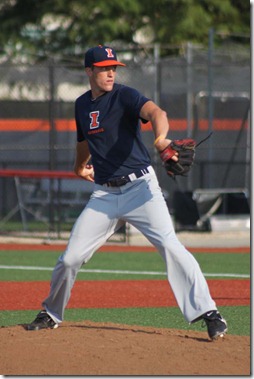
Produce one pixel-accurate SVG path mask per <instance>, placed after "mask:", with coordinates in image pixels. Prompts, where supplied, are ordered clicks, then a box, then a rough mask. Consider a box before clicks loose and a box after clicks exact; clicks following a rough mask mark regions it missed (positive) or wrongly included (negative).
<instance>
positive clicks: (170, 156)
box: [27, 45, 227, 339]
mask: <svg viewBox="0 0 254 379" xmlns="http://www.w3.org/2000/svg"><path fill="white" fill-rule="evenodd" d="M118 66H125V64H123V63H121V62H119V61H118V60H117V56H116V52H115V51H114V50H113V49H112V48H111V47H108V46H101V45H99V46H96V47H93V48H91V49H89V50H88V51H87V52H86V54H85V71H86V74H87V75H88V78H89V83H90V88H91V89H90V90H89V91H87V92H86V93H84V94H83V95H81V96H80V97H79V98H78V99H77V100H76V103H75V119H76V127H77V146H76V160H75V168H74V171H75V173H76V174H77V175H78V176H79V177H81V178H83V179H84V180H88V181H91V182H94V191H93V193H92V195H91V198H90V200H89V202H88V204H87V205H86V207H85V208H84V210H83V211H82V213H81V214H80V216H79V217H78V219H77V220H76V222H75V224H74V226H73V229H72V231H71V235H70V238H69V242H68V245H67V248H66V250H65V252H64V253H63V254H62V255H61V256H60V257H59V258H58V261H57V263H56V266H55V268H54V271H53V274H52V280H51V287H50V293H49V295H48V297H47V298H46V299H45V300H44V301H43V303H42V307H43V309H42V310H41V311H40V312H39V314H38V315H37V317H36V318H35V320H34V321H33V322H32V323H31V324H29V325H28V326H27V329H28V330H39V329H42V328H51V329H54V328H56V327H58V325H59V324H60V323H61V322H62V321H63V319H64V310H65V308H66V306H67V303H68V300H69V298H70V294H71V289H72V287H73V285H74V282H75V279H76V275H77V273H78V271H79V269H80V267H81V266H82V265H83V264H85V263H87V262H88V261H89V259H90V258H91V257H92V256H93V254H94V252H95V251H96V250H98V249H99V248H100V246H102V245H103V244H104V243H105V242H106V240H107V239H108V238H109V237H110V236H111V235H112V234H113V233H114V232H116V231H117V230H118V229H119V228H120V227H121V226H123V225H124V223H126V222H128V223H130V224H132V225H134V227H136V228H137V229H138V230H139V231H140V232H142V233H143V235H145V237H146V238H147V239H148V240H149V241H150V242H151V243H152V244H153V245H154V246H155V247H156V249H157V250H158V252H159V253H160V255H161V256H162V258H163V260H164V262H165V265H166V268H167V277H168V281H169V284H170V286H171V288H172V290H173V292H174V295H175V298H176V300H177V303H178V305H179V308H180V310H181V312H182V314H183V316H184V317H185V319H186V321H187V322H189V323H193V322H196V321H198V320H204V321H205V323H206V325H207V329H208V335H209V337H210V338H211V339H217V338H218V337H219V336H224V335H225V333H226V332H227V323H226V321H225V320H224V319H223V318H222V316H221V315H220V313H219V312H218V310H217V307H216V304H215V302H214V300H213V299H212V298H211V295H210V292H209V288H208V285H207V282H206V280H205V278H204V276H203V274H202V272H201V270H200V267H199V265H198V263H197V261H196V260H195V258H194V257H193V256H192V254H191V253H190V252H189V251H187V250H186V248H185V247H184V246H183V245H182V244H181V243H180V241H179V240H178V238H177V236H176V234H175V231H174V227H173V223H172V220H171V216H170V214H169V211H168V207H167V205H166V202H165V200H164V197H163V195H162V191H161V188H160V186H159V184H158V180H157V177H156V174H155V171H154V169H153V167H152V166H151V160H150V157H149V154H148V151H147V149H146V147H145V145H144V143H143V142H142V139H141V129H140V120H142V122H144V123H146V122H148V121H150V122H151V125H152V128H153V132H154V136H155V140H154V145H155V147H156V149H157V150H158V153H159V154H160V156H161V159H162V161H163V162H164V164H165V167H166V168H167V171H168V174H169V175H174V173H175V174H181V173H182V172H186V171H188V170H189V167H190V166H191V164H192V161H193V158H194V153H193V149H191V148H189V147H187V148H186V149H185V152H187V153H185V154H184V155H183V160H182V155H181V149H178V148H179V147H181V146H183V145H185V142H186V141H187V142H190V141H189V140H176V141H171V140H170V139H168V138H167V134H168V129H169V124H168V118H167V114H166V112H165V111H163V110H162V109H161V108H159V107H158V106H157V105H156V104H155V103H154V102H153V101H152V100H150V99H148V98H146V97H145V96H143V95H142V94H140V93H139V92H138V91H137V90H135V89H133V88H130V87H128V86H125V85H121V84H117V83H115V77H116V69H117V67H118ZM188 152H191V154H190V155H188ZM186 154H187V155H186ZM186 157H187V158H186ZM181 165H182V166H181ZM172 167H173V168H172ZM174 167H176V168H177V169H176V171H175V172H174ZM179 167H180V171H179ZM181 168H183V170H182V169H181Z"/></svg>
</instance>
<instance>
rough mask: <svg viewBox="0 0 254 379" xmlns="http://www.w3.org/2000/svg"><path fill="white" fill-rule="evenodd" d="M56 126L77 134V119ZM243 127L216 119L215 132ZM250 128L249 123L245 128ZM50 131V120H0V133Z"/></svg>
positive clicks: (178, 125) (204, 125) (175, 126)
mask: <svg viewBox="0 0 254 379" xmlns="http://www.w3.org/2000/svg"><path fill="white" fill-rule="evenodd" d="M54 126H55V129H56V131H58V132H76V122H75V119H56V120H55V121H54ZM241 127H242V120H241V119H214V120H213V130H221V131H223V130H239V129H240V128H241ZM247 127H248V123H247V121H246V122H245V124H244V128H245V129H246V128H247ZM141 128H142V130H143V131H151V130H152V126H151V123H150V122H147V123H146V124H143V123H141ZM169 128H170V130H172V131H184V130H187V120H186V119H170V120H169ZM208 128H209V121H208V120H207V119H201V120H199V129H200V130H208ZM49 130H50V123H49V120H48V119H37V118H35V119H22V118H17V119H10V118H9V119H8V118H7V119H0V131H2V132H36V131H38V132H48V131H49Z"/></svg>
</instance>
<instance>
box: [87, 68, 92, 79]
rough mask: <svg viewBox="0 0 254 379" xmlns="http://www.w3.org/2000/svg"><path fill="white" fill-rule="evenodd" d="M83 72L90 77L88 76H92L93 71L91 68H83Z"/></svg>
mask: <svg viewBox="0 0 254 379" xmlns="http://www.w3.org/2000/svg"><path fill="white" fill-rule="evenodd" d="M85 72H86V74H87V75H88V76H89V77H90V76H91V75H92V72H93V70H92V68H91V67H86V68H85Z"/></svg>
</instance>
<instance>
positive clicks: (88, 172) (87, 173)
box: [76, 164, 94, 182]
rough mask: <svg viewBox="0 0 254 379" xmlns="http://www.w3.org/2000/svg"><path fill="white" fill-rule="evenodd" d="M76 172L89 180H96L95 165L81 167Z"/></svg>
mask: <svg viewBox="0 0 254 379" xmlns="http://www.w3.org/2000/svg"><path fill="white" fill-rule="evenodd" d="M76 174H77V175H78V176H79V177H80V178H82V179H85V180H87V181H88V182H94V169H93V165H91V164H88V165H85V166H83V167H80V168H79V169H78V170H77V172H76Z"/></svg>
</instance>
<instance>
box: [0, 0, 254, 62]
mask: <svg viewBox="0 0 254 379" xmlns="http://www.w3.org/2000/svg"><path fill="white" fill-rule="evenodd" d="M0 11H1V13H0V24H1V30H0V43H1V46H2V49H3V51H2V52H3V53H4V54H5V55H6V56H8V57H10V58H12V57H14V56H22V55H23V56H30V59H32V57H35V58H36V59H38V58H42V59H44V58H47V57H48V56H52V55H53V56H59V57H61V59H62V58H64V57H70V56H72V57H73V56H79V55H80V54H81V53H82V54H83V51H84V50H85V49H86V48H87V47H90V46H92V45H94V44H98V43H101V44H106V43H110V44H113V45H115V47H117V48H121V49H124V48H125V47H126V46H130V45H132V46H133V45H135V44H137V42H135V35H136V33H137V31H141V32H142V30H143V31H144V33H147V30H150V32H151V33H150V38H151V42H159V43H161V44H171V45H172V44H173V45H178V46H179V45H181V44H183V43H185V42H187V41H189V42H194V43H201V44H207V38H208V30H209V28H210V27H215V28H216V30H217V31H219V32H220V33H222V34H223V35H224V36H225V35H228V34H232V33H235V34H236V35H240V34H245V35H246V34H247V35H248V34H249V33H250V4H248V2H246V1H242V0H223V1H221V0H149V1H147V0H121V1H119V0H107V1H105V0H96V2H95V1H94V0H86V1H84V0H41V1H36V0H2V2H1V3H0Z"/></svg>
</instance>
